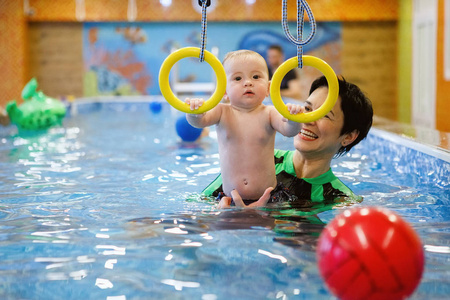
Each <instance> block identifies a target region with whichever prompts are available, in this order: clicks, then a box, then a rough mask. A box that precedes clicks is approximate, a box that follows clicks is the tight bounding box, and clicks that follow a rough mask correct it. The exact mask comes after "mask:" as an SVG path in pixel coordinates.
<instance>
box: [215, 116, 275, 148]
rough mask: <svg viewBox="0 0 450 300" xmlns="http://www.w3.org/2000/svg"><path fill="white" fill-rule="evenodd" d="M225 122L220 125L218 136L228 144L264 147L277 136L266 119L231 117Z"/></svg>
mask: <svg viewBox="0 0 450 300" xmlns="http://www.w3.org/2000/svg"><path fill="white" fill-rule="evenodd" d="M224 121H225V122H221V124H219V126H218V128H217V134H218V138H220V139H222V140H225V141H227V142H238V143H245V144H253V143H256V144H263V145H264V144H265V143H268V142H269V141H270V140H271V139H272V138H274V136H275V132H274V131H273V130H272V129H271V128H270V126H269V123H268V121H267V120H265V119H264V118H255V117H246V118H236V117H234V118H233V117H230V118H228V119H227V120H224Z"/></svg>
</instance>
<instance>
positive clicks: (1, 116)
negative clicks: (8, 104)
mask: <svg viewBox="0 0 450 300" xmlns="http://www.w3.org/2000/svg"><path fill="white" fill-rule="evenodd" d="M9 123H10V120H9V116H8V113H7V112H6V110H5V109H4V108H3V107H1V106H0V124H1V125H3V126H8V125H9Z"/></svg>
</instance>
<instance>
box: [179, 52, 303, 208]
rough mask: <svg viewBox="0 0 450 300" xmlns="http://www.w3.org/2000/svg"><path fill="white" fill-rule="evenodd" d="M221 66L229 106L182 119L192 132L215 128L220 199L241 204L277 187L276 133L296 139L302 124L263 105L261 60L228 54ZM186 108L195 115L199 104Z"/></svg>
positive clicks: (265, 84) (295, 108) (265, 79)
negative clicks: (234, 199) (236, 199)
mask: <svg viewBox="0 0 450 300" xmlns="http://www.w3.org/2000/svg"><path fill="white" fill-rule="evenodd" d="M223 66H224V69H225V73H226V75H227V87H226V92H225V96H224V98H225V100H228V102H229V103H226V104H225V103H219V104H218V105H217V106H216V107H214V108H213V109H211V110H209V111H207V112H205V113H203V114H187V116H186V118H187V120H188V122H189V123H190V124H191V125H192V126H194V127H199V128H203V127H206V126H211V125H213V124H216V125H217V137H218V143H219V145H218V146H219V157H220V168H221V172H222V178H223V191H224V193H225V195H226V196H228V197H231V196H234V195H232V192H233V193H236V192H235V191H237V192H238V194H239V195H240V197H242V198H243V199H248V200H257V199H259V198H260V197H262V196H263V195H267V196H268V193H271V192H272V190H273V189H274V188H275V187H277V180H276V177H275V162H274V158H273V153H274V147H275V133H276V132H277V131H278V132H280V133H281V134H283V135H285V136H288V137H292V136H295V135H296V134H297V133H298V132H299V131H300V128H301V124H300V123H296V122H293V121H288V120H287V119H285V118H284V117H283V116H282V115H281V114H280V113H279V112H278V111H277V110H276V109H275V108H274V107H273V106H266V105H264V104H262V102H263V100H264V98H265V97H267V96H268V95H269V89H270V81H269V74H268V68H267V64H266V61H265V60H264V58H263V57H262V56H261V55H259V54H258V53H256V52H254V51H250V50H238V51H233V52H230V53H228V54H227V55H226V56H225V59H224V60H223ZM186 103H187V104H189V105H190V108H191V110H194V109H198V108H199V107H200V106H201V105H203V103H204V100H203V99H198V98H196V99H189V98H188V99H186ZM287 107H288V110H289V112H290V113H291V114H297V113H299V112H301V111H302V107H301V106H300V105H294V104H288V105H287ZM267 187H269V188H267ZM274 192H275V191H274ZM274 192H272V194H274Z"/></svg>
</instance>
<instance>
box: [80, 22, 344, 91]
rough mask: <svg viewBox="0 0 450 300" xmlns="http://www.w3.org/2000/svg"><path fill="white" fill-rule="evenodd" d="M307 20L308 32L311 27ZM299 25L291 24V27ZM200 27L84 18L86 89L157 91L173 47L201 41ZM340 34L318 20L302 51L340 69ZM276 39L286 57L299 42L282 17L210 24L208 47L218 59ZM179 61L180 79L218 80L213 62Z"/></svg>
mask: <svg viewBox="0 0 450 300" xmlns="http://www.w3.org/2000/svg"><path fill="white" fill-rule="evenodd" d="M305 25H306V26H305V29H304V34H305V36H306V35H307V34H308V33H309V28H308V24H305ZM295 26H296V25H295V24H294V23H293V24H291V32H293V33H295V32H296V28H295ZM200 29H201V28H200V26H199V24H198V23H134V24H133V26H130V24H129V23H86V24H84V29H83V44H84V45H83V52H84V53H83V57H84V66H85V83H84V88H85V95H87V96H94V95H146V94H147V95H159V94H160V91H159V86H158V81H157V78H158V73H159V68H160V66H161V64H162V62H163V61H164V59H165V58H166V57H167V56H168V55H169V54H170V52H171V50H173V49H177V48H182V47H192V46H193V47H199V46H200ZM340 40H341V24H340V23H337V22H336V23H319V24H318V30H317V33H316V36H315V37H314V39H313V40H312V42H311V43H309V44H308V45H306V46H305V47H304V53H305V54H308V53H309V54H312V55H315V56H318V57H320V58H321V59H323V60H325V61H326V62H328V63H329V64H330V65H331V66H332V67H333V68H334V70H335V72H336V73H338V74H339V73H340V71H341V66H340V52H341V45H340ZM272 44H279V45H281V46H282V47H283V48H284V49H285V56H286V58H290V57H293V56H295V55H296V46H295V45H293V44H292V43H290V42H289V41H288V40H287V39H286V37H285V36H284V32H283V30H282V28H281V24H280V23H279V22H276V23H275V22H266V23H223V22H214V23H210V24H208V28H207V46H206V49H207V50H209V51H211V49H212V48H213V47H215V48H217V49H218V51H219V53H218V56H219V59H220V60H222V59H223V57H224V55H225V54H226V53H227V52H229V51H233V50H237V49H251V50H254V51H257V52H259V53H260V54H261V55H263V56H265V55H266V51H267V48H268V47H269V46H270V45H272ZM175 67H176V68H177V70H178V74H179V75H178V78H179V80H180V81H184V82H211V81H213V80H214V72H213V71H212V69H211V68H210V66H209V65H208V64H207V63H201V62H200V61H199V60H198V59H195V58H186V59H183V60H181V61H179V62H178V63H177V64H175V66H174V68H175ZM308 68H309V67H308ZM172 73H173V72H171V76H173V74H172ZM309 73H311V74H315V75H314V76H317V75H320V74H317V73H315V72H314V71H311V72H310V71H308V70H305V76H306V77H308V75H307V74H309ZM311 76H313V75H311ZM309 81H311V80H309Z"/></svg>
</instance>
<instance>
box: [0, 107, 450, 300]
mask: <svg viewBox="0 0 450 300" xmlns="http://www.w3.org/2000/svg"><path fill="white" fill-rule="evenodd" d="M77 111H78V114H73V115H72V116H70V117H67V118H66V119H65V120H64V126H63V127H59V128H52V129H50V130H49V131H47V132H42V133H38V134H36V133H34V134H30V133H21V134H20V135H19V134H18V133H17V130H16V128H15V127H14V126H10V127H7V128H1V129H0V299H111V300H125V299H127V300H129V299H153V298H155V299H335V298H334V297H333V296H332V295H331V294H330V293H329V291H328V290H327V289H326V287H325V285H324V283H323V281H322V279H321V278H320V276H319V272H318V269H317V266H316V262H317V260H316V257H315V252H314V251H315V245H316V243H317V238H318V235H319V234H320V232H321V230H322V229H323V227H324V223H326V222H329V221H330V220H331V219H332V218H333V217H334V216H336V215H337V214H338V213H340V212H342V210H343V209H345V207H338V208H335V209H333V210H326V211H324V212H321V213H319V214H318V215H314V213H311V212H310V211H311V209H309V210H308V209H305V210H302V209H298V210H292V209H288V208H286V207H284V206H280V207H272V208H269V209H258V210H240V209H231V210H225V211H219V210H217V209H216V208H215V206H214V205H213V204H212V203H211V201H207V200H201V199H199V198H198V197H196V196H195V195H196V194H197V193H199V192H200V191H201V190H202V189H203V188H204V187H205V186H206V185H207V184H208V183H209V182H211V181H212V180H213V179H214V178H215V177H216V176H217V174H218V172H219V164H218V154H217V145H216V140H215V132H214V129H213V128H211V132H210V134H209V137H206V138H203V139H202V140H201V141H200V142H198V143H195V144H186V143H182V142H180V140H179V138H178V137H177V135H176V133H175V120H176V118H177V117H178V116H180V115H181V113H179V112H176V111H174V110H173V109H171V108H170V107H169V106H168V105H163V109H162V111H161V112H159V113H158V112H152V111H151V110H150V109H149V105H148V103H90V104H89V103H86V104H82V105H79V106H78V107H77ZM276 144H277V148H281V149H293V146H292V140H291V139H288V138H284V137H281V136H280V137H278V136H277V140H276ZM402 144H403V143H402ZM442 155H443V156H446V155H448V154H446V153H443V154H442ZM446 157H447V158H448V156H446ZM333 170H334V171H335V173H336V175H337V176H339V177H340V178H342V180H343V181H344V182H345V183H346V184H347V185H348V186H349V187H350V188H351V189H353V190H354V192H356V193H357V194H359V195H362V196H363V197H364V201H363V202H362V203H355V204H354V206H369V205H370V206H372V205H377V206H383V207H387V208H389V209H392V210H394V211H396V212H397V213H399V214H400V215H401V216H403V217H404V218H405V219H406V220H407V221H409V222H410V223H411V225H412V226H413V227H414V229H415V230H416V231H417V232H418V234H419V235H420V237H421V239H422V242H423V244H424V247H425V254H426V266H425V272H424V276H423V279H422V281H421V284H420V286H419V287H418V289H417V290H416V292H415V293H414V294H413V296H412V297H411V299H427V300H431V299H444V298H446V297H448V295H450V208H449V207H450V191H449V178H450V176H449V175H450V163H449V162H448V159H447V161H445V159H442V157H441V158H436V157H433V156H430V155H427V154H424V153H422V152H420V151H416V150H413V149H411V148H408V147H405V146H403V145H401V144H396V143H393V142H392V141H391V140H388V139H385V138H384V137H383V134H380V132H379V131H377V130H375V129H374V130H373V131H372V133H371V134H370V135H369V137H368V138H367V139H366V140H364V141H363V142H362V143H361V144H360V145H358V146H357V147H356V148H355V149H354V150H352V151H351V153H350V154H348V155H346V156H344V157H342V158H339V159H337V160H335V161H334V163H333Z"/></svg>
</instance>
